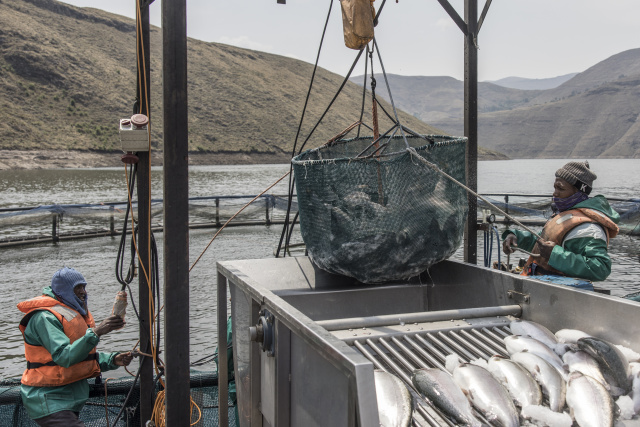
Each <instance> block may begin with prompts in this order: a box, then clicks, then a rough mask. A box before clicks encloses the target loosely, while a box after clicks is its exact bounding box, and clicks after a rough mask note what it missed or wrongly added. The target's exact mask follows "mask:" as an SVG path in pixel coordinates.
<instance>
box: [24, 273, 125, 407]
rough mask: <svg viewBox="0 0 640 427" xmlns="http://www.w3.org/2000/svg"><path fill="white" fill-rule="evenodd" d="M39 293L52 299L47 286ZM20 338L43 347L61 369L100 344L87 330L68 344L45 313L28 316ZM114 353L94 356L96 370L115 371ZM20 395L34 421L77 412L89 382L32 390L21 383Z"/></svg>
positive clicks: (53, 318)
mask: <svg viewBox="0 0 640 427" xmlns="http://www.w3.org/2000/svg"><path fill="white" fill-rule="evenodd" d="M42 293H43V295H48V296H50V297H53V298H55V296H54V294H53V292H52V291H51V287H49V286H47V287H46V288H44V290H43V291H42ZM24 338H25V341H26V342H27V343H29V344H31V345H42V346H44V348H46V349H47V350H48V351H49V353H51V356H52V357H53V361H54V362H56V363H57V364H58V365H60V366H65V367H68V366H71V365H73V364H74V363H78V362H80V361H82V360H84V358H85V357H87V355H88V354H89V352H90V351H91V349H93V348H94V347H95V346H96V345H98V342H99V341H100V337H98V336H97V335H96V334H95V333H94V332H93V329H91V328H89V329H87V333H86V334H85V336H84V337H82V338H80V339H79V340H76V341H75V342H74V343H73V345H70V343H69V338H68V337H67V336H66V335H65V333H64V330H63V328H62V323H60V321H59V320H58V319H57V318H56V316H55V315H53V314H52V313H50V312H48V311H45V310H41V311H37V312H36V313H35V314H34V315H33V316H32V317H31V319H30V320H29V323H28V324H27V328H26V330H25V331H24ZM117 354H118V352H115V353H98V364H99V365H100V370H101V371H108V370H111V369H117V368H118V366H117V365H116V364H115V363H114V358H115V357H116V355H117ZM20 395H21V396H22V403H23V404H24V406H25V408H26V410H27V413H28V414H29V417H30V418H31V419H34V420H35V419H38V418H42V417H46V416H47V415H51V414H53V413H55V412H60V411H67V410H68V411H74V412H80V410H81V409H82V407H83V406H84V404H85V402H86V401H87V399H89V383H88V382H87V380H81V381H76V382H75V383H71V384H67V385H63V386H58V387H32V386H27V385H24V384H22V386H21V387H20Z"/></svg>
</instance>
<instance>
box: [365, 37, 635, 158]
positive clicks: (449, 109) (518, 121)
mask: <svg viewBox="0 0 640 427" xmlns="http://www.w3.org/2000/svg"><path fill="white" fill-rule="evenodd" d="M379 79H380V77H378V80H379ZM355 81H356V82H361V81H362V78H360V79H356V80H355ZM389 83H390V85H391V87H392V90H393V91H394V100H395V102H396V103H397V105H399V106H401V108H403V109H404V110H405V111H408V112H410V113H411V114H413V115H414V116H416V117H420V118H421V119H423V120H425V121H428V122H429V123H431V124H433V125H434V126H436V127H438V128H439V129H443V130H444V131H445V132H447V133H450V134H453V135H457V134H460V133H461V132H463V110H462V105H463V104H462V102H463V97H464V93H463V83H462V82H461V81H458V80H455V79H453V78H450V77H401V76H389ZM379 86H380V85H379ZM385 95H386V94H385V93H380V96H383V97H384V96H385ZM638 100H640V49H631V50H628V51H625V52H622V53H619V54H616V55H613V56H612V57H610V58H608V59H606V60H604V61H602V62H600V63H598V64H596V65H594V66H593V67H591V68H589V69H587V70H586V71H584V72H582V73H579V74H577V75H576V76H575V77H573V78H571V79H570V80H568V81H566V82H565V83H563V84H562V85H560V86H558V87H556V88H553V89H547V90H544V91H541V90H536V91H530V90H527V91H523V90H518V89H507V88H502V87H499V86H497V85H494V84H491V83H486V82H481V83H479V84H478V110H479V113H480V114H479V118H478V142H479V144H481V145H482V146H484V147H487V148H490V149H493V150H497V151H499V152H502V153H505V154H506V155H508V156H509V157H512V158H527V157H532V158H533V157H543V158H579V157H635V158H639V157H640V125H639V124H638V123H639V120H638V118H639V116H640V102H638Z"/></svg>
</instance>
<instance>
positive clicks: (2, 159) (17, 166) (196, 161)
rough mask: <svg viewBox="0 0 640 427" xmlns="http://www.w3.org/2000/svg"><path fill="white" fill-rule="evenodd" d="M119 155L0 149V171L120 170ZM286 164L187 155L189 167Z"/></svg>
mask: <svg viewBox="0 0 640 427" xmlns="http://www.w3.org/2000/svg"><path fill="white" fill-rule="evenodd" d="M121 156H122V152H119V151H118V152H95V151H73V150H0V170H37V169H71V168H80V169H89V168H104V167H120V166H122V164H123V163H122V161H121V160H120V157H121ZM162 156H163V153H162V152H160V151H154V152H153V153H152V154H151V166H162V161H163V157H162ZM278 163H289V157H288V156H286V155H278V154H267V153H251V154H247V153H189V165H193V166H202V165H251V164H278Z"/></svg>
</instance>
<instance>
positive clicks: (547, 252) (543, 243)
mask: <svg viewBox="0 0 640 427" xmlns="http://www.w3.org/2000/svg"><path fill="white" fill-rule="evenodd" d="M555 246H556V244H555V243H553V242H549V241H547V240H541V239H538V248H540V258H544V259H549V257H551V252H553V248H554V247H555Z"/></svg>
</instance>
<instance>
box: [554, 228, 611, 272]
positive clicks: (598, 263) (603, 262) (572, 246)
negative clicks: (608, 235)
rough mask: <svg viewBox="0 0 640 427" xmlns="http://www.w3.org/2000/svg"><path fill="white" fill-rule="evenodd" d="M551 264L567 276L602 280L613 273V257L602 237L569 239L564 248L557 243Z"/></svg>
mask: <svg viewBox="0 0 640 427" xmlns="http://www.w3.org/2000/svg"><path fill="white" fill-rule="evenodd" d="M549 265H550V266H551V267H553V268H555V269H556V270H559V271H562V272H563V273H564V274H566V275H567V276H571V277H578V278H581V279H586V280H592V281H602V280H605V279H606V278H607V277H608V276H609V274H611V258H609V253H608V251H607V243H606V242H605V241H604V240H602V239H595V238H592V237H584V238H581V239H571V240H569V241H567V242H566V243H565V245H564V248H563V247H562V246H560V245H556V246H555V247H554V248H553V252H551V256H550V257H549Z"/></svg>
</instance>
